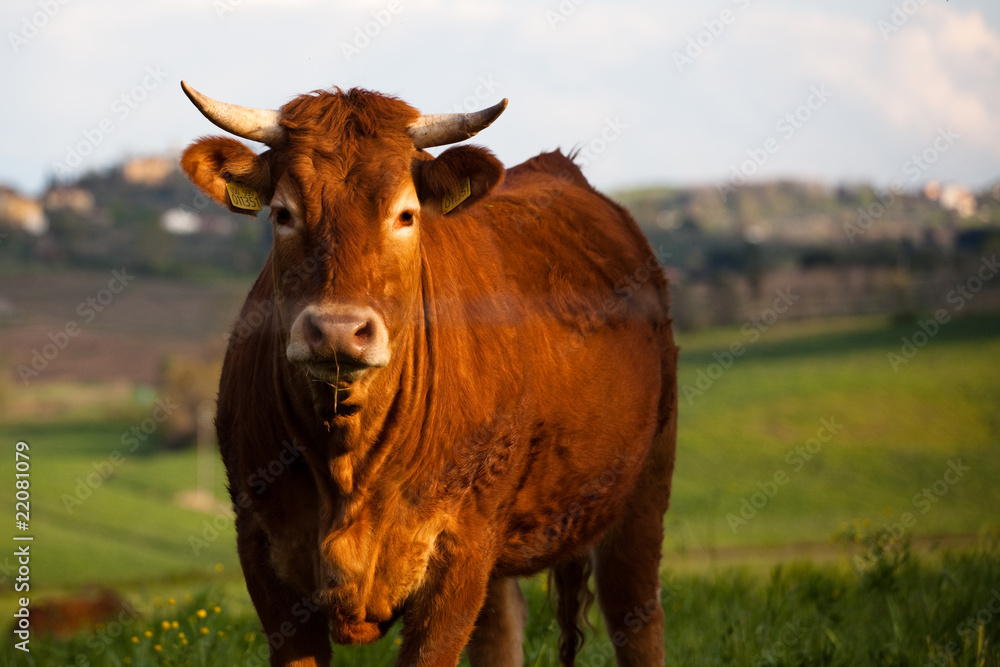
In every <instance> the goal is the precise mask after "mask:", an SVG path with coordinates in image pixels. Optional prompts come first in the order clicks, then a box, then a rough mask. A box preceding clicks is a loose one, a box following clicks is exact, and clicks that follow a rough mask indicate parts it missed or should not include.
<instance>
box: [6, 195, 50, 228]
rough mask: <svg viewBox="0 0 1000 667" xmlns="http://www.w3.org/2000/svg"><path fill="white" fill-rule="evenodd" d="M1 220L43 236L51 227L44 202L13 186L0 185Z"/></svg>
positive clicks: (10, 225) (11, 225)
mask: <svg viewBox="0 0 1000 667" xmlns="http://www.w3.org/2000/svg"><path fill="white" fill-rule="evenodd" d="M0 222H3V223H5V224H6V225H7V226H9V227H13V228H15V229H23V230H24V231H26V232H28V233H30V234H34V235H36V236H41V235H42V234H44V233H45V232H46V231H48V229H49V221H48V219H47V218H46V217H45V211H44V209H43V208H42V204H41V203H40V202H39V201H38V200H37V199H32V198H30V197H25V196H24V195H22V194H20V193H18V192H16V191H15V190H12V189H11V188H7V187H3V186H0Z"/></svg>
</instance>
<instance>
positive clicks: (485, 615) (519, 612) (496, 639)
mask: <svg viewBox="0 0 1000 667" xmlns="http://www.w3.org/2000/svg"><path fill="white" fill-rule="evenodd" d="M527 619H528V605H527V603H526V602H525V601H524V595H523V594H522V593H521V587H520V586H518V584H517V579H515V578H513V577H511V578H494V579H490V583H489V586H488V588H487V591H486V602H485V603H484V604H483V608H482V609H481V610H480V611H479V619H478V620H477V621H476V628H475V630H473V631H472V638H471V639H470V640H469V644H468V646H466V648H465V652H466V655H467V656H468V658H469V664H470V665H471V666H472V667H522V665H524V623H525V621H527Z"/></svg>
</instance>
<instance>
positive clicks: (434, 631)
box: [182, 84, 677, 667]
mask: <svg viewBox="0 0 1000 667" xmlns="http://www.w3.org/2000/svg"><path fill="white" fill-rule="evenodd" d="M182 85H183V87H184V90H185V92H186V93H187V94H188V96H189V97H190V98H191V100H192V102H194V104H195V105H196V106H197V107H198V108H199V109H200V110H201V111H202V113H204V114H205V115H206V116H207V117H208V118H209V120H211V121H212V122H214V123H215V124H216V125H218V126H219V127H221V128H223V129H225V130H227V131H229V132H231V133H233V134H236V135H238V136H241V137H243V138H246V139H252V140H255V141H260V142H263V143H265V144H267V146H268V147H269V150H267V151H265V152H263V153H261V154H256V153H255V152H254V151H252V150H251V149H250V148H249V147H248V146H247V145H245V144H244V143H242V142H240V141H237V140H235V139H232V138H228V137H209V138H203V139H201V140H199V141H198V142H196V143H194V144H193V145H192V146H190V147H189V148H188V149H187V150H186V151H185V153H184V156H183V158H182V165H183V167H184V170H185V172H186V173H187V174H188V176H189V177H190V178H191V180H192V181H193V182H194V183H195V184H196V185H197V186H198V187H199V188H201V189H202V190H204V191H205V192H206V193H207V194H209V195H210V196H211V197H213V198H214V199H215V200H217V201H219V202H220V203H222V204H224V205H226V206H228V207H229V208H230V209H232V210H234V211H237V212H247V211H246V210H245V208H243V207H247V206H251V205H252V202H253V200H254V199H255V198H259V200H260V202H261V203H265V204H266V203H270V208H271V220H272V225H273V233H274V248H273V250H272V252H271V256H270V257H269V259H268V261H267V263H266V264H265V266H264V269H263V271H262V272H261V274H260V277H259V278H258V279H257V282H256V284H255V285H254V286H253V288H252V290H251V292H250V295H249V297H248V299H247V302H246V304H245V305H244V307H243V311H242V313H241V315H240V319H239V320H238V321H237V323H236V325H235V327H234V330H233V336H232V338H231V344H230V347H229V350H228V353H227V356H226V361H225V366H224V368H223V372H222V381H221V385H220V388H219V408H218V416H217V420H216V425H217V429H218V434H219V443H220V448H221V450H222V456H223V458H224V460H225V464H226V469H227V471H228V475H229V484H230V492H231V494H232V498H233V502H234V505H235V507H236V510H237V518H236V528H237V546H238V551H239V555H240V562H241V563H242V566H243V572H244V575H245V577H246V582H247V587H248V589H249V591H250V596H251V598H252V599H253V603H254V606H255V607H256V609H257V612H258V614H259V616H260V619H261V623H262V624H263V627H264V630H265V632H266V633H267V635H268V637H269V642H270V652H271V664H272V665H317V664H322V665H326V664H328V663H329V661H330V659H331V648H330V638H331V636H332V638H333V641H334V642H336V643H338V644H361V643H367V642H373V641H375V640H377V639H379V638H380V637H382V636H383V635H384V633H385V632H386V631H387V630H388V628H389V627H390V626H391V625H392V624H393V622H394V621H395V620H396V619H397V618H399V617H402V619H403V629H402V644H401V647H400V650H399V657H398V660H397V663H396V664H397V665H422V666H430V665H441V666H445V665H447V666H449V667H451V666H453V665H455V664H457V662H458V661H459V657H460V654H461V652H462V649H463V648H466V650H467V654H468V657H469V660H470V662H471V663H472V664H473V665H489V666H491V667H496V666H502V665H521V664H522V662H523V653H522V647H521V637H522V631H523V627H524V622H525V616H526V608H525V603H524V599H523V597H522V596H521V591H520V589H519V588H518V584H517V581H516V577H520V576H525V575H530V574H533V573H536V572H539V571H541V570H543V569H546V568H551V569H552V571H553V574H554V581H555V584H556V589H557V592H558V596H559V603H558V610H557V616H558V619H559V622H560V626H561V629H562V638H561V641H560V658H561V660H562V662H563V664H565V665H571V664H572V663H573V658H574V655H575V654H576V652H577V649H578V648H579V646H580V644H581V643H582V638H583V636H582V633H581V632H580V631H579V629H578V627H577V622H578V620H579V616H580V615H581V614H582V613H584V611H585V607H586V606H587V604H588V603H589V599H590V598H589V593H588V590H587V579H588V577H589V575H590V572H591V567H592V568H593V574H594V578H595V580H596V587H597V597H598V601H599V604H600V607H601V610H602V611H603V614H604V618H605V621H606V623H607V626H608V630H609V635H610V637H611V639H612V641H613V642H614V645H615V651H616V655H617V659H618V664H620V665H643V666H646V665H656V664H662V662H663V659H664V651H663V612H662V609H661V607H660V604H659V595H660V585H659V562H660V551H661V543H662V532H663V513H664V512H665V511H666V509H667V501H668V497H669V495H670V479H671V474H672V472H673V465H674V446H675V436H676V425H677V388H676V348H675V347H674V343H673V338H672V335H671V331H670V319H669V315H668V303H667V290H666V281H665V279H664V276H663V273H662V271H661V270H660V267H659V264H658V262H657V260H656V258H655V256H654V255H653V253H652V251H651V250H650V247H649V244H648V243H647V241H646V240H645V239H644V237H643V235H642V233H641V232H640V230H639V228H638V227H637V226H636V224H635V222H634V221H633V220H632V218H631V217H630V216H629V215H628V213H627V212H626V211H625V210H624V209H622V208H621V207H620V206H618V205H616V204H614V203H613V202H611V201H610V200H609V199H607V198H606V197H604V196H603V195H601V194H599V193H598V192H597V191H595V190H594V189H593V188H592V187H591V186H590V185H589V184H588V183H587V181H586V180H585V179H584V177H583V175H582V174H581V173H580V170H579V169H578V168H577V166H576V165H575V164H574V163H573V162H572V160H571V159H569V158H566V157H564V156H563V155H561V154H560V153H558V152H557V153H547V154H542V155H539V156H538V157H535V158H533V159H531V160H528V161H527V162H525V163H524V164H521V165H519V166H517V167H514V168H512V169H510V170H507V171H506V172H505V171H504V168H503V166H502V165H501V164H500V162H499V161H498V160H497V159H496V158H495V157H494V156H493V155H492V154H491V153H490V152H489V151H487V150H485V149H483V148H479V147H473V146H467V145H466V146H458V147H453V148H450V149H447V150H445V151H444V152H442V153H441V154H440V155H439V156H438V157H436V158H435V157H432V156H431V155H430V154H428V153H427V152H426V151H425V150H424V149H425V148H428V147H431V146H440V145H445V144H449V143H455V142H458V141H461V140H463V139H466V138H468V137H470V136H472V135H474V134H475V133H476V132H478V131H479V130H481V129H483V128H484V127H485V126H487V125H489V124H490V123H491V122H492V121H493V120H494V119H495V118H496V117H497V116H498V115H499V114H500V112H501V111H502V110H503V108H504V106H505V105H506V100H504V101H503V102H502V103H501V104H499V105H497V106H496V107H493V108H492V109H487V110H484V111H482V112H477V113H474V114H456V115H444V116H421V115H420V114H419V113H418V112H417V111H416V110H414V109H413V108H412V107H410V106H409V105H407V104H405V103H403V102H402V101H400V100H398V99H394V98H392V97H387V96H384V95H380V94H376V93H373V92H369V91H365V90H358V89H354V90H349V91H346V92H344V91H341V90H335V91H333V92H314V93H312V94H308V95H303V96H300V97H298V98H296V99H294V100H292V101H291V102H289V103H288V104H286V105H285V106H283V107H282V108H281V110H280V111H266V110H260V109H246V108H243V107H237V106H234V105H228V104H223V103H220V102H216V101H214V100H211V99H209V98H207V97H205V96H203V95H201V94H200V93H198V92H197V91H194V90H193V89H191V88H190V87H188V86H187V85H186V84H182ZM463 196H465V198H464V199H462V197H463ZM234 199H235V202H234ZM452 206H455V208H454V209H453V210H451V207H452ZM446 209H449V210H448V211H447V212H446Z"/></svg>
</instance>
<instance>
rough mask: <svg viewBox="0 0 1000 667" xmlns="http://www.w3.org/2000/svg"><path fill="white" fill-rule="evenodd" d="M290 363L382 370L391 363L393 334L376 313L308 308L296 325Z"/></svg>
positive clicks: (338, 307) (352, 308)
mask: <svg viewBox="0 0 1000 667" xmlns="http://www.w3.org/2000/svg"><path fill="white" fill-rule="evenodd" d="M286 354H287V356H288V359H289V361H293V362H300V363H320V364H331V363H332V364H337V365H350V366H362V367H367V366H374V367H381V366H385V365H386V364H388V363H389V334H388V331H387V330H386V327H385V323H384V322H383V321H382V318H381V317H380V316H379V314H378V313H376V312H375V311H374V310H373V309H371V308H367V307H360V306H344V305H336V306H315V305H313V306H308V307H306V308H305V309H304V310H303V311H302V312H301V313H300V314H299V316H298V318H296V320H295V322H294V323H293V324H292V331H291V336H290V337H289V343H288V349H287V350H286Z"/></svg>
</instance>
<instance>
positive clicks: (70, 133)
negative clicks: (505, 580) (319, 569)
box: [0, 0, 1000, 666]
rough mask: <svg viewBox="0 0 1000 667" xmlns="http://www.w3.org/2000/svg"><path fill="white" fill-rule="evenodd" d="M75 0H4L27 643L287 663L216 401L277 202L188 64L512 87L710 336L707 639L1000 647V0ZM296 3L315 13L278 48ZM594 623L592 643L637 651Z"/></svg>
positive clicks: (701, 433) (683, 642)
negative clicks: (212, 143)
mask: <svg viewBox="0 0 1000 667" xmlns="http://www.w3.org/2000/svg"><path fill="white" fill-rule="evenodd" d="M43 4H44V3H42V4H38V3H32V2H23V3H22V2H20V1H19V2H15V3H11V4H10V5H9V6H7V7H5V9H3V10H0V25H3V27H4V28H5V32H6V34H7V42H8V44H7V46H8V52H7V53H6V54H5V55H4V57H5V58H7V57H8V56H9V57H10V61H9V64H10V66H9V67H7V66H6V65H7V61H5V67H4V68H3V69H0V84H2V85H3V86H4V89H5V90H12V91H20V92H21V93H23V94H22V96H21V98H20V99H21V102H19V103H18V104H17V105H10V106H9V109H7V110H5V115H6V114H9V117H10V119H11V121H12V122H11V123H8V124H7V125H5V126H4V127H2V128H0V156H2V157H3V160H2V164H0V367H2V374H0V442H2V443H3V445H2V449H3V451H4V453H5V454H4V457H3V459H2V460H0V480H11V481H9V482H8V481H0V515H2V516H3V517H9V520H7V519H4V521H3V522H2V523H0V525H2V526H3V527H2V528H0V537H3V538H7V543H8V544H12V542H10V540H9V536H13V535H14V534H15V533H16V530H15V527H14V525H13V524H14V521H13V517H14V512H15V507H14V494H13V481H12V480H13V479H14V477H13V474H14V460H13V454H12V453H10V452H12V450H13V445H14V443H16V442H18V441H26V442H28V443H29V444H30V452H31V461H32V463H31V475H32V476H31V493H32V497H31V522H30V523H31V533H32V535H34V537H35V541H34V542H33V547H32V548H33V557H32V561H31V591H30V592H31V596H32V602H33V605H34V606H35V611H34V613H35V617H34V618H35V622H36V625H35V627H36V629H37V631H38V633H39V635H38V639H37V641H38V644H37V645H36V646H38V650H37V651H36V652H35V653H34V655H33V656H23V655H21V654H19V653H15V652H14V650H13V649H12V648H11V646H10V645H7V644H2V642H0V644H2V650H0V665H5V664H39V665H42V664H45V665H48V664H53V665H64V664H80V665H85V664H86V665H116V666H117V665H122V664H184V663H185V661H189V662H190V663H191V664H193V665H231V664H262V663H261V662H260V659H259V656H260V650H261V648H262V647H263V646H264V643H263V642H264V641H265V640H263V639H262V638H261V636H260V634H259V630H258V628H257V625H256V619H255V617H254V616H253V612H252V609H251V607H250V604H249V600H248V598H247V596H246V592H245V588H244V586H243V581H242V576H241V574H240V571H239V565H238V561H237V558H236V551H235V537H234V533H233V526H232V513H231V510H230V507H229V502H228V496H227V492H226V488H225V479H224V470H223V467H222V464H221V461H219V460H218V455H217V453H216V450H215V441H214V433H213V429H212V418H213V416H214V399H215V395H216V389H217V382H218V376H219V372H220V368H221V362H222V357H223V354H224V352H225V349H226V345H227V340H228V336H229V333H230V327H231V325H232V322H233V320H234V318H235V317H236V314H237V312H238V310H239V308H240V306H241V304H242V302H243V299H244V298H245V296H246V294H247V292H248V290H249V288H250V285H251V284H252V281H253V280H254V278H255V277H256V275H257V273H258V271H259V270H260V268H261V266H262V265H263V263H264V261H265V258H266V257H267V255H268V253H269V250H270V244H271V239H270V226H269V224H268V223H267V222H266V220H265V214H266V213H267V211H266V210H265V211H264V213H263V214H261V215H260V216H259V217H257V218H256V219H254V218H250V217H246V216H240V215H235V214H231V213H229V212H228V211H225V210H223V209H221V208H220V207H218V206H216V205H215V204H214V203H212V202H210V201H208V200H207V199H206V198H205V197H204V196H203V195H201V194H199V193H198V192H197V191H196V190H195V189H194V188H193V187H192V186H191V185H190V184H189V183H188V182H187V180H186V179H185V178H184V177H183V175H182V174H181V173H180V172H179V170H178V166H177V162H178V156H179V152H180V149H179V148H178V146H183V145H185V144H186V143H188V142H190V141H192V140H194V139H195V138H196V137H198V136H201V135H202V134H205V133H208V132H211V131H214V128H212V127H211V126H209V125H208V123H207V121H204V119H203V118H202V117H201V116H200V114H198V113H197V111H196V110H195V109H194V108H193V107H191V106H190V104H188V103H187V101H186V99H184V98H183V95H182V94H181V92H180V90H179V87H178V86H177V81H179V79H180V78H188V79H189V80H191V81H192V82H193V83H195V85H197V86H198V87H199V88H201V89H203V90H204V91H205V92H206V93H207V94H209V95H212V96H217V97H219V98H220V99H224V100H226V101H232V102H237V103H242V104H252V105H256V106H272V107H275V106H278V105H280V104H281V103H283V102H284V101H286V100H287V99H289V98H290V96H291V95H294V94H297V93H301V92H305V91H308V90H311V89H313V88H319V87H325V86H328V85H329V84H330V83H337V84H339V85H342V86H345V87H347V86H350V85H363V86H365V87H369V88H372V89H376V90H383V91H386V92H390V93H393V94H399V95H400V96H401V97H403V98H404V99H406V100H407V101H410V102H411V103H413V104H414V105H416V106H418V107H420V108H421V109H422V110H425V111H429V112H434V111H441V110H446V111H449V110H463V109H466V108H469V109H471V108H474V107H475V106H477V105H478V106H486V105H487V104H492V103H493V102H495V101H496V99H498V98H500V97H507V96H509V97H510V98H511V106H510V109H509V110H508V111H507V112H506V113H505V115H504V116H503V117H502V118H501V119H500V120H498V121H497V123H496V125H495V126H494V127H491V128H490V129H489V130H487V131H486V132H484V133H483V134H482V135H480V136H479V137H477V139H476V143H480V144H482V145H485V146H487V147H490V148H491V149H494V150H496V151H497V153H498V155H499V156H500V157H501V158H502V159H504V161H505V162H506V164H507V165H508V166H513V165H514V164H516V163H517V162H519V161H521V160H523V159H525V158H527V157H530V156H531V155H533V154H536V153H537V152H539V151H541V150H551V149H553V148H555V147H557V146H559V147H561V148H562V149H563V150H564V151H566V152H569V151H572V150H579V151H580V153H579V160H580V161H581V163H583V169H584V173H585V174H586V175H587V176H588V177H589V178H591V180H592V181H593V183H594V184H595V185H596V186H597V187H598V188H599V189H601V190H602V191H604V192H606V193H608V194H609V195H611V196H612V197H613V198H614V199H616V200H617V201H619V202H621V203H622V204H624V205H625V206H626V207H627V208H628V209H629V210H630V211H631V213H632V214H633V216H634V217H635V219H636V221H637V222H638V223H639V225H640V226H641V227H642V229H643V231H644V232H645V234H646V235H647V237H648V238H649V241H650V244H651V246H652V248H653V250H654V251H655V252H656V255H657V258H658V259H659V260H660V262H661V264H663V266H664V267H665V269H666V271H667V273H668V275H669V278H670V281H671V298H672V308H673V317H674V323H675V328H676V335H677V339H678V342H679V344H680V345H681V347H682V351H681V365H680V375H679V386H680V434H679V444H678V460H677V469H676V473H675V478H674V479H675V483H674V495H673V500H672V506H671V509H670V511H669V512H668V514H667V516H666V519H665V525H666V538H665V543H664V550H665V557H664V561H663V575H662V581H663V588H664V593H663V598H662V602H663V605H664V609H665V611H666V613H667V618H668V629H667V637H666V642H667V646H668V647H670V648H669V649H668V650H669V651H670V655H671V656H672V659H673V661H674V662H676V663H678V664H718V665H729V664H775V665H777V664H829V665H854V664H898V665H903V664H921V665H923V664H934V665H952V664H954V665H977V666H979V665H1000V652H998V650H997V645H998V644H1000V593H998V592H997V591H998V590H1000V551H998V548H997V542H998V540H1000V521H998V520H997V512H996V508H997V507H998V506H1000V485H998V484H997V480H1000V381H998V373H1000V278H998V276H997V274H998V272H1000V265H998V263H997V255H1000V113H998V111H1000V9H998V8H997V7H996V6H995V5H993V4H990V3H985V2H983V3H961V2H951V3H948V4H947V5H945V4H944V3H940V2H930V1H929V2H926V3H916V2H914V3H896V4H893V3H892V2H885V3H861V2H846V3H833V2H819V3H814V5H813V6H810V8H802V7H799V6H797V5H795V3H791V2H775V3H770V4H768V5H758V4H757V3H752V4H751V3H750V2H743V1H740V0H733V1H732V2H729V1H726V2H717V3H710V5H705V6H703V7H699V8H697V9H693V8H692V7H691V6H687V7H676V6H672V5H671V3H662V4H661V5H657V6H655V7H653V6H651V5H649V4H647V3H639V2H623V3H620V4H616V5H615V6H611V5H610V4H609V3H601V2H579V1H577V0H573V1H572V2H570V0H565V1H564V2H552V3H549V4H548V5H546V6H545V7H543V8H538V7H535V6H530V7H529V6H528V4H526V3H523V2H514V3H509V4H506V5H500V4H495V3H491V2H482V3H470V2H431V1H430V0H421V1H420V2H414V3H410V4H407V3H403V4H398V3H385V4H384V3H378V2H361V1H360V0H359V1H358V2H354V3H344V5H343V6H342V7H341V6H338V7H332V6H331V5H329V3H318V2H312V1H311V0H301V2H296V3H289V4H288V5H287V6H285V5H280V6H279V3H274V2H269V1H266V0H260V1H259V2H252V1H251V0H246V1H245V2H238V1H236V0H219V1H217V2H214V3H213V2H204V3H200V4H199V3H198V2H196V1H195V0H191V1H190V2H182V3H174V4H172V5H170V6H169V7H168V6H167V4H166V3H157V2H154V3H148V4H145V5H143V6H142V8H141V9H139V8H136V9H134V10H133V9H131V6H129V7H126V6H125V5H124V4H122V3H119V2H117V1H111V0H108V1H107V2H103V3H74V4H70V5H61V4H58V3H56V4H53V5H52V7H56V6H58V8H57V9H56V10H52V8H51V7H49V5H45V6H42V5H43ZM46 7H49V9H46ZM50 10H51V11H50ZM39 12H41V14H39ZM727 12H728V13H727ZM39 16H41V17H42V18H39ZM331 26H333V27H331ZM32 27H33V29H32ZM331 31H332V32H331ZM485 31H489V33H490V34H495V35H497V36H498V37H497V39H500V38H501V37H502V38H504V39H508V40H509V41H510V42H511V43H514V42H517V43H519V44H522V48H520V49H517V50H516V52H505V53H497V52H492V51H491V52H486V51H489V50H483V49H481V48H478V47H479V46H480V45H479V42H478V41H477V40H478V39H480V36H481V35H483V34H486V33H485ZM264 32H273V33H274V34H277V35H281V36H286V37H294V39H286V40H285V42H284V44H285V49H286V50H285V51H283V52H282V53H281V57H280V58H279V57H276V56H275V54H274V52H273V50H268V49H263V48H259V47H256V46H255V47H254V48H253V49H250V48H248V47H246V46H245V43H246V42H247V41H248V40H246V36H247V35H248V34H250V33H253V34H257V33H261V34H263V33H264ZM11 35H13V37H11ZM84 35H86V36H84ZM331 35H332V37H331ZM180 39H183V41H184V43H187V44H190V45H192V46H191V48H190V49H178V48H176V46H177V44H178V43H180V42H179V41H178V40H180ZM417 39H419V40H421V43H422V44H425V45H426V52H425V53H423V55H422V57H421V58H414V57H413V54H412V50H411V45H410V41H411V40H417ZM101 44H114V45H117V47H118V48H119V49H122V50H126V51H127V52H128V53H130V54H132V56H134V57H131V58H128V59H122V58H120V55H119V53H120V51H119V50H115V49H108V48H104V47H102V46H100V45H101ZM451 47H462V48H465V49H467V51H468V53H469V56H468V58H466V59H463V60H461V62H456V59H455V58H454V55H453V53H452V52H451V51H450V50H449V48H451ZM352 49H353V50H352ZM233 53H236V54H239V57H240V58H241V59H242V60H241V61H240V64H241V66H242V68H243V69H242V70H241V71H244V72H247V73H253V75H250V74H247V75H245V76H244V75H240V76H236V75H234V74H233V72H234V70H233V68H232V64H231V63H230V62H229V60H228V58H229V57H230V55H231V54H233ZM54 63H58V66H56V65H54ZM161 65H162V70H161ZM429 71H430V72H433V73H434V74H429V73H428V72H429ZM440 72H447V74H448V75H447V76H444V75H439V74H438V73H440ZM189 73H190V74H189ZM38 82H42V83H43V84H45V85H42V86H39V85H38ZM140 82H141V83H140ZM202 82H204V85H202ZM161 83H162V84H163V85H162V87H161V85H160V84H161ZM827 85H828V86H829V90H828V91H827V89H826V88H825V86H827ZM35 90H37V91H40V92H38V93H37V94H27V93H28V92H29V91H35ZM60 95H61V96H62V97H60ZM456 96H457V97H456ZM140 98H141V99H140ZM67 99H68V100H70V102H69V103H67V102H66V100H67ZM122 105H124V106H122ZM124 110H127V111H128V113H123V111H124ZM539 110H541V111H539ZM542 112H544V113H542ZM546 114H551V115H548V116H546ZM109 119H110V120H111V121H113V122H112V126H111V130H104V129H101V128H104V127H106V123H104V121H107V120H109ZM74 155H75V158H74ZM623 278H624V277H623ZM8 453H10V454H9V455H8ZM8 491H9V492H8ZM12 553H13V552H12V550H7V549H4V550H0V626H4V624H5V623H6V622H7V621H4V620H3V619H10V618H11V616H10V614H11V613H12V612H13V611H14V610H15V609H16V606H17V599H18V596H19V594H18V593H16V592H15V591H14V582H15V579H16V576H17V568H16V562H15V559H14V557H13V555H12ZM525 591H526V594H527V596H528V599H529V603H530V604H531V605H532V619H533V621H532V625H531V626H530V627H529V636H528V640H527V642H526V648H525V650H526V656H527V658H528V660H529V662H528V664H537V665H547V664H554V663H553V658H552V656H553V655H555V649H554V646H555V642H556V636H557V630H556V626H555V623H554V620H553V619H552V616H551V609H550V608H549V607H548V606H546V601H545V600H546V595H547V583H546V581H545V579H544V577H538V578H536V579H533V580H531V581H529V582H526V584H525ZM994 593H996V596H995V597H996V605H994V606H996V611H993V609H994V607H993V606H991V605H992V604H993V602H992V601H993V597H991V596H993V595H994ZM984 610H985V611H984ZM980 612H982V613H980ZM969 618H971V619H973V622H972V623H971V625H970V624H967V623H966V621H967V620H968V619H969ZM788 624H791V628H792V632H791V634H789V633H788V628H789V625H788ZM598 625H599V624H598ZM594 632H595V634H594V635H592V638H591V639H590V640H588V646H587V649H586V651H585V653H584V654H583V659H582V660H581V661H580V663H579V664H587V665H602V664H613V663H612V662H611V657H610V656H611V653H610V646H611V645H610V643H609V640H608V639H607V637H606V636H604V635H602V634H601V633H602V630H601V629H600V628H599V627H598V629H597V630H595V631H594ZM789 637H791V639H789ZM157 647H159V648H157ZM264 650H265V652H266V649H264ZM340 655H342V656H343V657H339V658H337V662H335V664H344V665H351V664H366V665H368V664H392V660H393V655H394V644H393V641H392V640H387V641H386V642H383V643H382V644H379V645H377V646H376V647H374V648H370V649H359V650H352V651H348V652H345V653H343V654H340ZM81 656H82V658H81ZM254 656H257V657H256V658H255V657H254ZM81 660H83V662H81ZM254 660H257V661H258V662H256V663H255V662H254Z"/></svg>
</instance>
